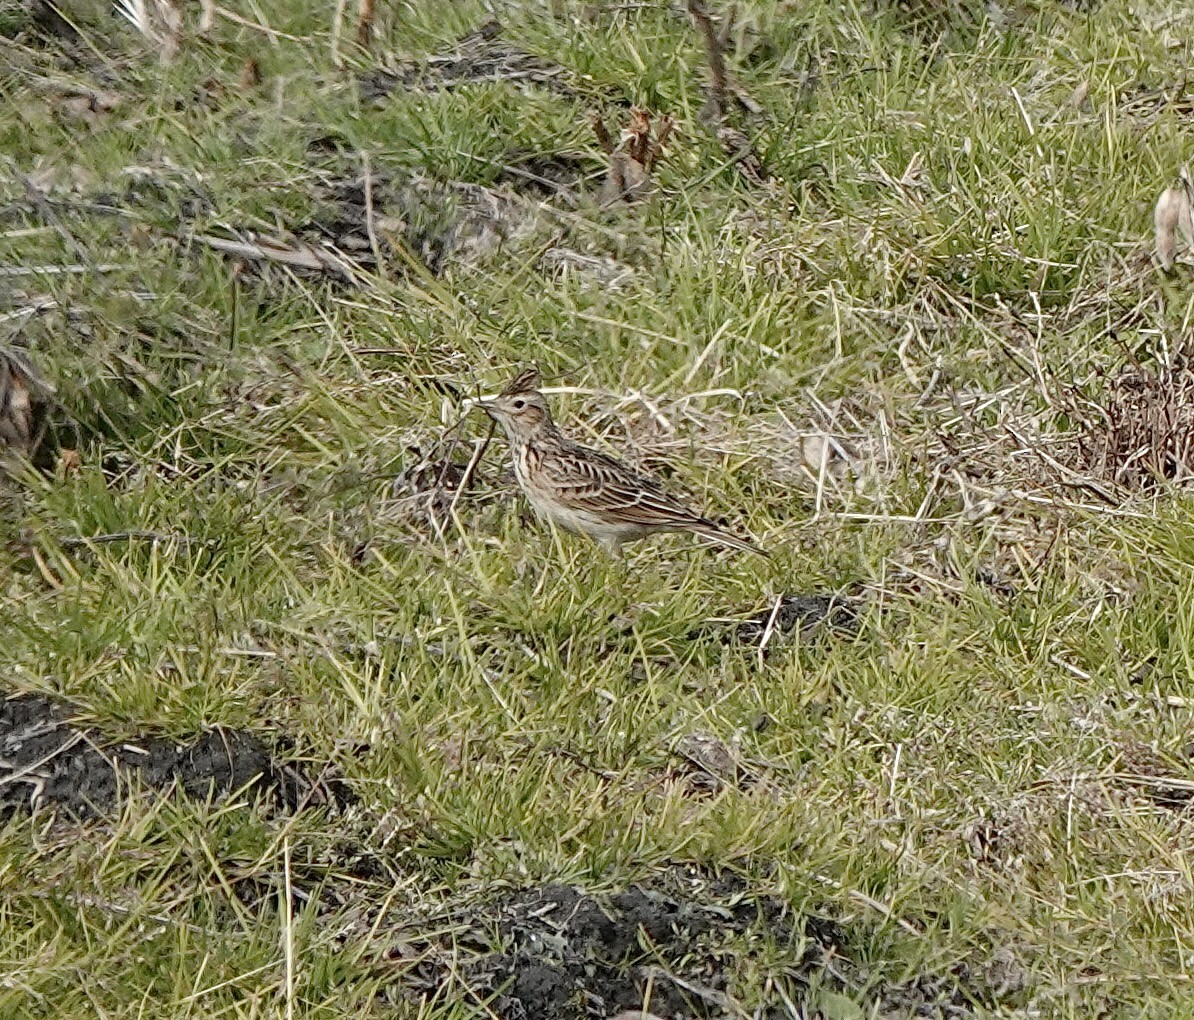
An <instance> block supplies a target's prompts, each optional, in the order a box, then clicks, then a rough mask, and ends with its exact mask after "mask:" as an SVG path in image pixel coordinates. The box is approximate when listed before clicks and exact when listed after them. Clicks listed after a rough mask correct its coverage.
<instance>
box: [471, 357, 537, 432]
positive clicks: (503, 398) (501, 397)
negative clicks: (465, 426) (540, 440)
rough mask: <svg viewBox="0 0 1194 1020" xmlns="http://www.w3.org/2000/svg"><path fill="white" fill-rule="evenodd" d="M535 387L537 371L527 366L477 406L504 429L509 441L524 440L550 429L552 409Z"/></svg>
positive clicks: (479, 401)
mask: <svg viewBox="0 0 1194 1020" xmlns="http://www.w3.org/2000/svg"><path fill="white" fill-rule="evenodd" d="M538 386H539V370H538V369H535V368H529V369H527V370H526V371H524V372H520V373H519V374H518V375H517V376H515V377H514V379H513V380H512V381H511V382H510V384H509V385H508V386H507V387H506V388H505V389H504V390H502V392H501V393H499V394H498V395H497V396H496V397H489V398H487V399H484V400H478V401H477V406H478V407H480V408H481V409H482V410H483V411H484V412H485V413H486V414H488V415H489V416H490V417H491V418H492V419H493V420H494V421H496V422H497V423H498V424H499V425H501V426H502V428H503V429H505V430H506V435H507V436H508V437H509V438H510V440H511V441H512V442H525V441H526V440H528V439H531V438H533V437H534V436H535V435H536V434H537V433H539V432H541V431H543V430H544V429H549V428H551V412H550V411H549V410H548V408H547V401H546V400H545V399H544V398H543V394H542V393H540V392H539V390H538Z"/></svg>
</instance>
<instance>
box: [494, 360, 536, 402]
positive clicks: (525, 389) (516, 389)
mask: <svg viewBox="0 0 1194 1020" xmlns="http://www.w3.org/2000/svg"><path fill="white" fill-rule="evenodd" d="M538 388H539V369H537V368H535V366H534V365H532V366H531V367H530V368H524V369H523V370H522V371H521V372H519V373H518V375H516V376H515V377H514V378H513V379H511V380H510V383H509V385H508V386H507V387H506V388H505V389H504V390H502V396H504V397H508V396H510V395H511V394H514V393H533V392H535V390H537V389H538Z"/></svg>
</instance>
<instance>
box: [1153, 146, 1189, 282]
mask: <svg viewBox="0 0 1194 1020" xmlns="http://www.w3.org/2000/svg"><path fill="white" fill-rule="evenodd" d="M1153 227H1154V229H1155V231H1156V235H1157V258H1159V259H1160V260H1161V267H1162V268H1163V269H1165V270H1169V269H1172V268H1173V260H1174V259H1175V258H1176V257H1177V234H1178V231H1179V230H1180V231H1181V234H1182V237H1183V238H1184V240H1185V242H1186V246H1187V247H1191V246H1194V185H1192V184H1191V181H1190V176H1189V173H1188V172H1187V170H1186V169H1185V167H1183V168H1182V172H1181V179H1180V181H1179V183H1178V184H1177V186H1176V187H1172V188H1166V189H1165V190H1164V191H1162V192H1161V197H1160V198H1158V199H1157V207H1156V209H1154V210H1153Z"/></svg>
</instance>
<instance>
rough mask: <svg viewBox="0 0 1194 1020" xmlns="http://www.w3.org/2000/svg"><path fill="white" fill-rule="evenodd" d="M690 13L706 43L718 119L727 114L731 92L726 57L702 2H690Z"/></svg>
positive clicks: (710, 82) (693, 0)
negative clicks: (726, 106)
mask: <svg viewBox="0 0 1194 1020" xmlns="http://www.w3.org/2000/svg"><path fill="white" fill-rule="evenodd" d="M688 13H689V14H690V15H691V16H692V20H693V21H694V22H695V23H696V27H697V31H699V32H700V33H701V39H703V40H704V43H705V60H706V61H707V62H708V64H709V84H710V88H711V91H712V95H711V99H712V101H713V103H714V105H715V107H716V110H715V113H716V115H717V117H721V116H723V115H724V113H725V100H726V95H727V93H728V92H729V79H728V77H727V75H726V61H725V55H724V54H723V53H722V50H721V43H720V41H719V40H718V38H717V30H716V29H715V28H714V27H713V21H712V19H711V18H710V17H709V12H708V11H706V10H705V5H704V3H703V2H702V0H688Z"/></svg>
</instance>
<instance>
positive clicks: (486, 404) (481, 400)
mask: <svg viewBox="0 0 1194 1020" xmlns="http://www.w3.org/2000/svg"><path fill="white" fill-rule="evenodd" d="M464 403H465V406H466V407H467V408H468V409H469V410H470V411H471V410H472V409H473V408H474V407H476V408H480V409H481V410H482V411H484V412H485V413H486V414H487V415H489V417H491V418H493V417H494V413H493V409H494V406H495V405H494V402H493V398H492V397H471V398H469V399H467V400H465V402H464Z"/></svg>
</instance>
